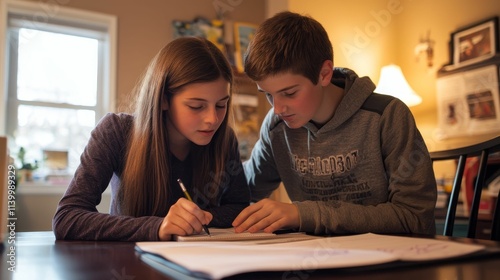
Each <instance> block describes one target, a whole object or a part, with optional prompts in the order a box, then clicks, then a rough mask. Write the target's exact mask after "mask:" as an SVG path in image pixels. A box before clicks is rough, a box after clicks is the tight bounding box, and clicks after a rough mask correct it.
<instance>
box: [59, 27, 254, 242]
mask: <svg viewBox="0 0 500 280" xmlns="http://www.w3.org/2000/svg"><path fill="white" fill-rule="evenodd" d="M232 81H233V77H232V72H231V67H230V66H229V64H228V62H227V61H226V59H225V57H224V55H223V54H222V53H221V52H220V51H219V50H218V49H217V47H216V46H215V45H213V44H212V43H210V42H209V41H207V40H205V39H201V38H194V37H189V38H179V39H176V40H174V41H172V42H170V43H169V44H168V45H166V46H165V47H164V48H163V49H162V50H161V51H160V52H159V53H158V54H157V55H156V57H155V58H154V59H153V60H152V61H151V63H150V65H149V67H148V68H147V71H146V73H145V74H144V77H143V79H142V81H141V82H140V83H139V84H138V87H137V90H136V92H137V94H138V100H137V103H136V110H135V114H133V115H130V114H125V113H120V114H113V113H109V114H107V115H106V116H105V117H104V118H103V119H102V120H101V121H100V122H99V124H98V125H97V127H96V128H95V129H94V130H93V131H92V134H91V138H90V140H89V143H88V144H87V147H86V148H85V150H84V152H83V154H82V156H81V163H80V166H79V167H78V169H77V170H76V172H75V176H74V178H73V180H72V181H71V183H70V185H69V187H68V190H67V191H66V193H65V194H64V196H63V198H62V200H61V201H60V202H59V205H58V208H57V211H56V213H55V216H54V219H53V229H54V233H55V236H56V238H57V239H80V240H119V241H141V240H142V241H147V240H171V239H172V236H173V235H190V234H195V233H200V232H201V231H202V230H203V225H206V224H208V225H209V226H214V227H229V226H231V223H232V221H233V219H234V218H235V217H236V216H237V215H238V213H239V212H240V211H241V210H242V209H243V208H245V207H246V206H248V204H249V196H250V194H249V190H248V186H247V183H246V181H245V177H244V173H243V169H242V165H241V161H240V157H239V152H238V143H237V140H236V137H235V135H234V132H233V130H232V129H231V128H230V127H229V125H228V114H229V113H228V112H229V110H228V109H229V108H230V106H231V87H232ZM177 179H181V180H182V181H183V182H184V185H185V186H186V187H187V191H188V193H190V194H191V197H192V198H193V201H194V202H191V201H189V200H187V199H185V198H184V196H183V193H182V190H181V188H180V186H179V185H178V183H177ZM108 184H110V185H111V191H112V199H111V209H110V214H104V213H98V211H97V209H96V205H98V204H99V202H100V200H101V194H102V192H104V190H105V189H106V188H107V186H108Z"/></svg>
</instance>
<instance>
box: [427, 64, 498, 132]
mask: <svg viewBox="0 0 500 280" xmlns="http://www.w3.org/2000/svg"><path fill="white" fill-rule="evenodd" d="M437 95H438V96H437V101H438V131H437V132H438V133H437V135H436V136H437V138H438V139H446V138H453V137H462V136H472V135H478V134H485V133H492V132H496V131H500V101H499V99H500V93H499V84H498V66H497V65H494V64H493V65H488V66H483V67H480V68H476V69H473V70H469V71H462V72H458V73H455V74H451V75H448V76H444V77H441V78H438V80H437Z"/></svg>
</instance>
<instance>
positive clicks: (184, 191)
mask: <svg viewBox="0 0 500 280" xmlns="http://www.w3.org/2000/svg"><path fill="white" fill-rule="evenodd" d="M177 182H178V183H179V186H181V189H182V192H183V193H184V196H185V197H186V198H187V200H189V201H191V202H194V201H193V199H192V198H191V196H190V195H189V193H188V191H187V189H186V187H185V186H184V184H183V183H182V180H181V179H180V178H179V179H177ZM203 230H205V232H206V233H207V234H208V235H209V236H212V235H211V234H210V231H208V227H207V225H203Z"/></svg>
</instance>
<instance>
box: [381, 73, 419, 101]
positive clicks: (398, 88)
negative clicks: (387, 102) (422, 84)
mask: <svg viewBox="0 0 500 280" xmlns="http://www.w3.org/2000/svg"><path fill="white" fill-rule="evenodd" d="M375 92H377V93H382V94H387V95H392V96H394V97H397V98H399V99H400V100H401V101H403V102H404V103H405V104H406V105H407V106H408V107H411V106H415V105H418V104H420V103H421V102H422V98H421V97H420V96H419V95H418V94H417V93H416V92H415V91H414V90H413V89H412V88H411V87H410V85H409V84H408V82H407V81H406V79H405V77H404V75H403V72H402V71H401V68H400V67H399V66H397V65H394V64H391V65H387V66H384V67H382V70H381V71H380V80H379V81H378V85H377V88H376V89H375Z"/></svg>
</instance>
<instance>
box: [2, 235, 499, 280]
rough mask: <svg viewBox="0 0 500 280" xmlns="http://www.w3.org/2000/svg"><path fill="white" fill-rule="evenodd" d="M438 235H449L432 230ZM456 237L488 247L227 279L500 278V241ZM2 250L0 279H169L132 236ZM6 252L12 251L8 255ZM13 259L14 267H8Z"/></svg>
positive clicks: (23, 239) (29, 240) (45, 240)
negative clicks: (451, 256)
mask: <svg viewBox="0 0 500 280" xmlns="http://www.w3.org/2000/svg"><path fill="white" fill-rule="evenodd" d="M435 238H438V239H448V238H446V237H443V236H436V237H435ZM454 240H457V241H459V242H466V243H471V242H474V243H480V244H485V245H487V246H488V248H490V249H489V250H488V251H490V252H491V253H487V254H483V255H481V256H479V257H474V258H471V257H469V258H465V259H460V260H446V261H440V262H435V263H424V264H419V265H415V264H413V265H404V264H403V265H382V266H379V267H376V268H373V267H372V268H369V269H367V268H350V269H336V270H316V271H288V272H260V273H250V274H243V275H238V276H235V277H231V278H230V279H289V280H291V279H293V280H299V279H300V280H302V279H331V278H332V277H335V279H370V280H373V279H384V280H386V279H389V280H390V279H398V280H400V279H405V280H410V279H425V280H433V279H440V280H441V279H474V280H479V279H500V278H499V277H500V243H498V242H492V241H486V240H472V239H466V238H455V239H454ZM6 245H7V247H6V248H4V249H3V251H2V257H1V264H0V270H1V275H0V279H5V280H6V279H16V280H17V279H29V280H33V279H51V280H57V279H61V280H71V279H90V280H96V279H97V280H98V279H106V280H142V279H148V280H155V279H173V278H170V277H168V276H166V275H164V274H162V273H161V272H159V271H158V270H156V269H154V268H152V267H150V266H149V265H148V264H146V263H144V262H143V261H142V260H141V259H140V256H139V254H138V253H137V252H136V251H135V249H134V245H135V243H133V242H104V241H100V242H94V241H55V239H54V235H53V233H52V232H18V233H16V236H15V246H16V248H15V251H14V253H15V258H14V262H11V263H9V260H10V259H12V251H11V250H10V247H9V246H11V245H9V244H6ZM9 254H10V255H11V256H9ZM13 264H15V269H16V272H11V271H9V269H10V268H11V267H12V265H13Z"/></svg>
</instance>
